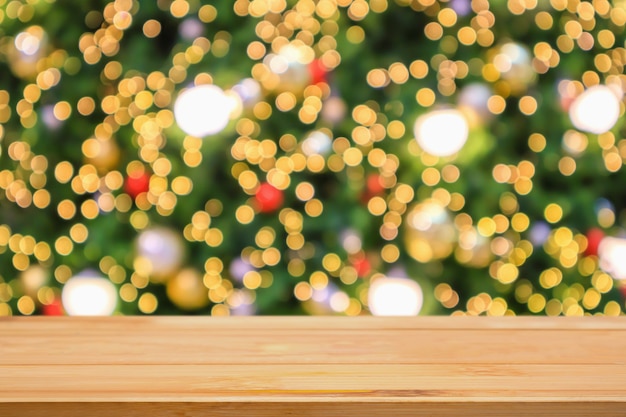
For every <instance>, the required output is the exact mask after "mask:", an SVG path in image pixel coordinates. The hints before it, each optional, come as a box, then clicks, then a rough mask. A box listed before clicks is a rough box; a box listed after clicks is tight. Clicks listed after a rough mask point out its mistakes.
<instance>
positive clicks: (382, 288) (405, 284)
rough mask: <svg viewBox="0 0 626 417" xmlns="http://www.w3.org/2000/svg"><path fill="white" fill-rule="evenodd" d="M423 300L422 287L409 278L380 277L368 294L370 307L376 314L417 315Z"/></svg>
mask: <svg viewBox="0 0 626 417" xmlns="http://www.w3.org/2000/svg"><path fill="white" fill-rule="evenodd" d="M423 302H424V294H423V292H422V288H421V287H420V286H419V284H418V283H417V282H415V281H413V280H411V279H408V278H387V277H385V278H378V279H376V280H374V281H373V282H372V285H371V286H370V289H369V294H368V304H369V308H370V311H371V312H372V314H373V315H375V316H416V315H418V314H419V312H420V310H421V309H422V304H423Z"/></svg>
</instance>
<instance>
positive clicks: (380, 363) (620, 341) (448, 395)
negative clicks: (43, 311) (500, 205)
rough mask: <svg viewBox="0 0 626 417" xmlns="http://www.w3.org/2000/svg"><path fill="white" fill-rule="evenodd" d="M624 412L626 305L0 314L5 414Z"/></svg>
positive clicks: (0, 407)
mask: <svg viewBox="0 0 626 417" xmlns="http://www.w3.org/2000/svg"><path fill="white" fill-rule="evenodd" d="M529 414H536V415H551V416H553V415H570V416H571V415H626V318H624V317H613V318H609V317H579V318H565V317H560V318H548V317H502V318H492V317H415V318H382V317H356V318H348V317H345V318H344V317H224V318H211V317H147V316H146V317H106V318H86V317H85V318H80V317H71V318H70V317H61V318H49V317H14V318H2V319H0V416H3V417H10V416H40V415H41V416H44V415H45V416H47V417H50V416H55V415H59V416H79V415H80V416H116V415H124V416H151V417H160V416H280V415H299V416H333V415H337V416H342V417H350V416H357V415H359V416H364V415H365V416H416V415H432V416H439V415H441V416H444V415H455V416H456V415H464V416H467V415H480V416H484V415H529Z"/></svg>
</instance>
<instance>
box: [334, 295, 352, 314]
mask: <svg viewBox="0 0 626 417" xmlns="http://www.w3.org/2000/svg"><path fill="white" fill-rule="evenodd" d="M349 306H350V297H348V294H346V293H345V292H343V291H337V292H336V293H334V294H333V295H331V296H330V308H332V309H333V311H335V312H337V313H341V312H344V311H346V310H347V309H348V307H349Z"/></svg>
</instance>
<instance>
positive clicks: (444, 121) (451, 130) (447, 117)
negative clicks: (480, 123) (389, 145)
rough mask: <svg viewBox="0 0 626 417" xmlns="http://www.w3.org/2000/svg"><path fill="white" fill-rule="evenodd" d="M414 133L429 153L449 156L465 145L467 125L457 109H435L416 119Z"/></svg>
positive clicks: (467, 132)
mask: <svg viewBox="0 0 626 417" xmlns="http://www.w3.org/2000/svg"><path fill="white" fill-rule="evenodd" d="M414 133H415V137H416V138H417V142H418V143H419V144H420V146H421V147H422V149H424V150H425V151H426V152H428V153H429V154H431V155H434V156H450V155H453V154H455V153H457V152H458V151H460V150H461V148H463V145H465V142H466V141H467V137H468V134H469V126H468V124H467V120H466V119H465V117H464V116H463V114H462V113H461V112H459V111H458V110H452V109H450V110H435V111H432V112H430V113H427V114H424V115H422V116H420V117H419V118H418V119H417V120H416V122H415V127H414Z"/></svg>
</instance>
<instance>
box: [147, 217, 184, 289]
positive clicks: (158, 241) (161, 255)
mask: <svg viewBox="0 0 626 417" xmlns="http://www.w3.org/2000/svg"><path fill="white" fill-rule="evenodd" d="M136 247H137V249H136V253H137V258H136V261H135V263H136V264H139V265H140V266H136V268H137V269H138V270H139V271H140V272H144V275H147V276H149V277H151V278H152V279H153V280H156V281H158V282H163V281H165V280H167V279H168V278H169V277H171V276H172V275H173V274H174V273H175V272H177V271H178V269H179V268H180V267H181V266H182V264H183V260H184V257H185V248H184V246H183V241H182V239H181V238H180V236H179V235H178V234H177V233H176V232H175V231H174V230H172V229H168V228H165V227H153V228H149V229H146V230H144V231H142V232H141V233H140V234H139V236H138V237H137V243H136Z"/></svg>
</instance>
